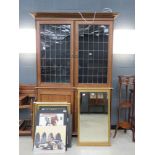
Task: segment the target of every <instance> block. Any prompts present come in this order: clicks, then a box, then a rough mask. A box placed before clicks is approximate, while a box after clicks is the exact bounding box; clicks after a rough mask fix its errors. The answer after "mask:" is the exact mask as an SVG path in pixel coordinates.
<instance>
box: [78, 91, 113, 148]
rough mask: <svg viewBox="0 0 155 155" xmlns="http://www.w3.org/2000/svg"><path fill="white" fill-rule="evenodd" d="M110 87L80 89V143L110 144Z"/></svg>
mask: <svg viewBox="0 0 155 155" xmlns="http://www.w3.org/2000/svg"><path fill="white" fill-rule="evenodd" d="M110 91H111V90H110V89H89V88H88V89H78V145H83V146H108V145H110Z"/></svg>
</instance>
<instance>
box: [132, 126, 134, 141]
mask: <svg viewBox="0 0 155 155" xmlns="http://www.w3.org/2000/svg"><path fill="white" fill-rule="evenodd" d="M132 141H133V142H135V129H134V128H133V129H132Z"/></svg>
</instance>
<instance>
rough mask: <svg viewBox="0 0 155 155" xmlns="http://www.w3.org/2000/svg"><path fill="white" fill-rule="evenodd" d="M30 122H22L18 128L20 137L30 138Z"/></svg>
mask: <svg viewBox="0 0 155 155" xmlns="http://www.w3.org/2000/svg"><path fill="white" fill-rule="evenodd" d="M31 124H32V123H31V120H23V122H22V124H21V125H20V126H19V135H20V136H30V135H31V131H32V125H31Z"/></svg>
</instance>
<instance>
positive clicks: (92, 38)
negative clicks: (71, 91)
mask: <svg viewBox="0 0 155 155" xmlns="http://www.w3.org/2000/svg"><path fill="white" fill-rule="evenodd" d="M108 38H109V26H108V25H82V24H80V25H79V83H107V67H108Z"/></svg>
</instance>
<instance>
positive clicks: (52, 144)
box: [33, 125, 66, 153]
mask: <svg viewBox="0 0 155 155" xmlns="http://www.w3.org/2000/svg"><path fill="white" fill-rule="evenodd" d="M65 150H66V126H64V125H63V126H36V131H35V138H34V145H33V151H34V152H38V153H64V152H65Z"/></svg>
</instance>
